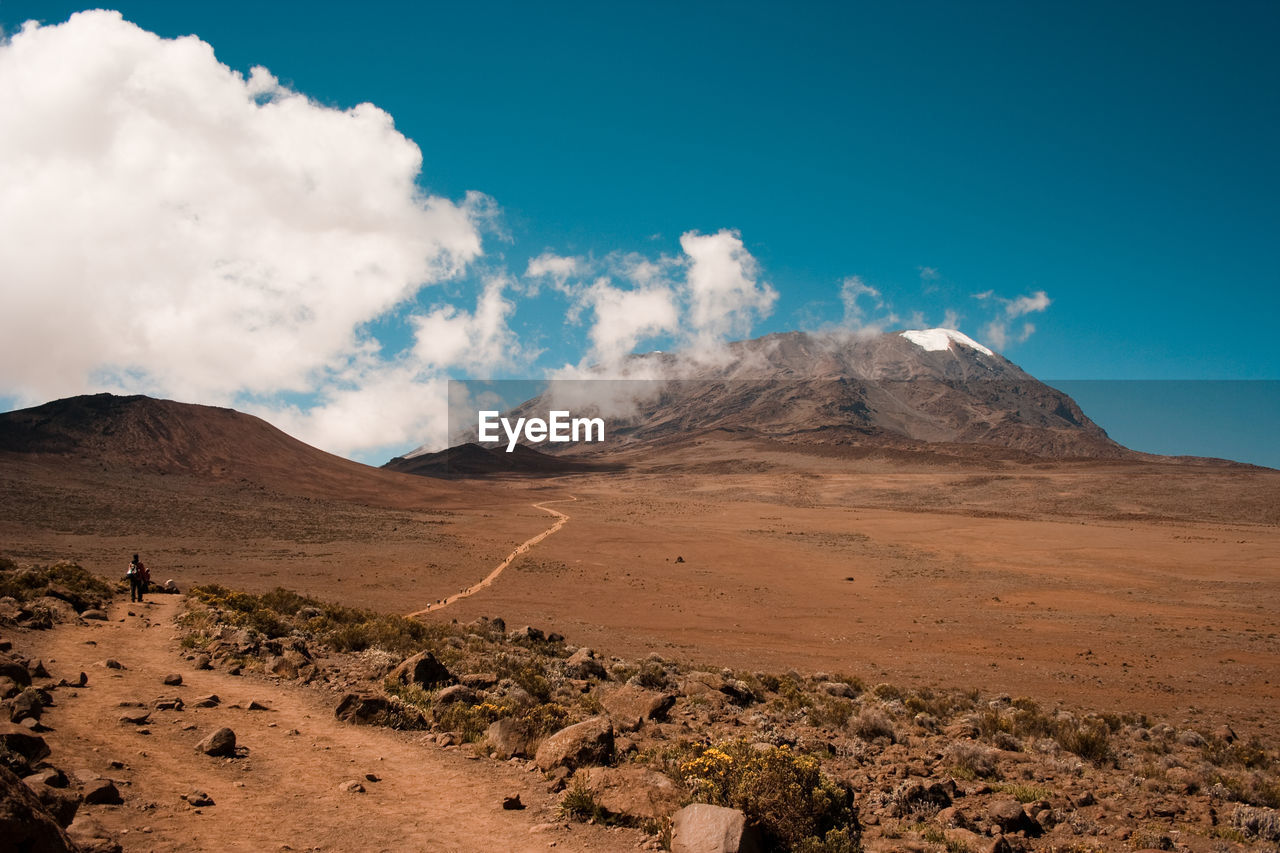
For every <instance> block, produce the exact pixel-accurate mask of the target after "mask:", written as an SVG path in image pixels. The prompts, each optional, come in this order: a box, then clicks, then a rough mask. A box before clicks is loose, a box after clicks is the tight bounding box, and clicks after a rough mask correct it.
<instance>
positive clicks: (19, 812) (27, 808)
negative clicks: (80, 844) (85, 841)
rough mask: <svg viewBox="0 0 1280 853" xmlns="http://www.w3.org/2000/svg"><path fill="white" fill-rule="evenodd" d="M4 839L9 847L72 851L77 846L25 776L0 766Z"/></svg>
mask: <svg viewBox="0 0 1280 853" xmlns="http://www.w3.org/2000/svg"><path fill="white" fill-rule="evenodd" d="M0 839H4V844H5V849H6V850H22V851H26V853H69V851H75V850H76V846H75V844H74V843H73V842H72V841H71V838H70V836H68V835H67V833H66V832H65V831H64V830H63V829H62V827H61V826H59V825H58V821H57V820H56V819H55V818H54V816H53V815H51V814H50V813H49V810H48V809H46V808H45V807H44V805H42V804H41V802H40V798H39V797H37V796H36V794H35V793H34V792H33V791H32V790H31V789H30V788H28V787H27V786H26V785H24V784H23V783H22V780H21V779H19V778H18V777H17V776H15V775H13V774H12V773H10V772H9V771H8V770H6V769H5V768H3V767H0Z"/></svg>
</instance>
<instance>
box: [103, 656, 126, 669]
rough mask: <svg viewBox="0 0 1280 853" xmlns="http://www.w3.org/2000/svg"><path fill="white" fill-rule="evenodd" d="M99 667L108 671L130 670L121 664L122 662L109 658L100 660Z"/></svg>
mask: <svg viewBox="0 0 1280 853" xmlns="http://www.w3.org/2000/svg"><path fill="white" fill-rule="evenodd" d="M98 666H105V667H106V668H107V669H128V667H126V666H125V665H124V664H122V663H120V661H118V660H116V659H115V658H107V659H106V660H100V661H98Z"/></svg>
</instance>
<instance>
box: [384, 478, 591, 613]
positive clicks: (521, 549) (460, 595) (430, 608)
mask: <svg viewBox="0 0 1280 853" xmlns="http://www.w3.org/2000/svg"><path fill="white" fill-rule="evenodd" d="M576 500H577V498H575V497H574V496H573V495H570V496H569V497H567V498H560V499H558V500H554V501H543V502H542V503H536V504H534V505H533V507H534V509H540V510H542V511H543V512H549V513H551V514H552V515H554V516H555V517H556V521H555V524H552V525H551V526H550V527H548V528H547V529H546V530H544V531H542V532H541V533H539V534H538V535H537V536H533V537H531V538H529V539H526V540H525V541H524V542H521V543H520V544H519V545H517V546H516V549H515V550H514V551H512V552H511V553H510V554H508V555H507V556H506V558H504V559H503V561H502V562H501V563H498V565H497V566H496V567H495V568H494V570H493V571H491V572H489V574H487V575H485V578H484V580H482V581H480V582H479V583H477V584H474V585H472V586H469V587H467V588H466V589H464V590H462V591H461V592H456V593H454V594H453V595H451V596H449V597H448V598H445V599H441V600H440V601H437V602H436V603H435V604H429V605H427V606H426V607H424V608H423V609H421V610H416V611H414V612H413V613H410V614H409V618H410V619H412V618H414V617H415V616H425V615H426V614H428V613H433V612H435V611H437V610H443V609H444V608H446V607H448V606H449V605H450V604H453V603H454V602H456V601H460V600H461V599H464V598H468V597H470V596H472V595H475V594H476V593H477V592H479V591H480V590H482V589H484V588H485V587H487V586H489V585H490V584H492V583H493V582H494V581H495V580H497V579H498V576H499V575H501V574H502V573H503V571H504V570H506V568H507V566H509V565H511V563H512V562H513V561H514V560H515V559H516V558H517V557H519V556H521V555H522V554H525V553H527V552H528V550H529V549H530V548H532V547H533V546H534V545H537V544H538V543H539V542H541V541H542V540H543V539H546V538H547V537H548V536H550V535H551V534H552V533H555V532H556V531H557V530H559V529H560V528H561V527H564V526H565V524H567V523H568V521H569V516H568V515H566V514H565V513H563V512H560V511H559V510H556V509H551V508H550V507H548V506H547V504H562V503H569V502H570V501H576Z"/></svg>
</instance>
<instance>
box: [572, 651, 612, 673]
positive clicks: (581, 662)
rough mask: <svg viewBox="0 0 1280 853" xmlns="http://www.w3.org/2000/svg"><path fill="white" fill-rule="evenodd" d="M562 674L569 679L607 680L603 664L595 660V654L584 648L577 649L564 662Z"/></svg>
mask: <svg viewBox="0 0 1280 853" xmlns="http://www.w3.org/2000/svg"><path fill="white" fill-rule="evenodd" d="M564 674H565V675H566V676H567V677H569V678H598V679H602V680H604V679H607V678H608V677H609V674H608V673H607V672H606V671H605V668H604V664H602V663H600V661H598V660H596V653H595V652H594V651H592V650H591V649H588V648H586V647H585V646H584V647H583V648H581V649H578V650H577V651H576V652H574V653H573V654H572V655H570V656H569V659H568V660H566V661H565V662H564Z"/></svg>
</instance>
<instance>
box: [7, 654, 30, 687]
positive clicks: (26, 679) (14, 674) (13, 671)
mask: <svg viewBox="0 0 1280 853" xmlns="http://www.w3.org/2000/svg"><path fill="white" fill-rule="evenodd" d="M0 678H8V679H9V680H11V681H12V682H13V683H14V684H16V685H18V686H19V687H24V688H25V687H30V686H31V673H30V672H29V671H28V670H27V668H26V667H25V666H23V665H22V664H20V663H18V662H17V661H16V660H10V659H8V658H0Z"/></svg>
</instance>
